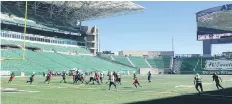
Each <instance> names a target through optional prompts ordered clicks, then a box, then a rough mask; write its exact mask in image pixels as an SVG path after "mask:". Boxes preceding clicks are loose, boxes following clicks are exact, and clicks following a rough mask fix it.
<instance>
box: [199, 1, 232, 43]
mask: <svg viewBox="0 0 232 104" xmlns="http://www.w3.org/2000/svg"><path fill="white" fill-rule="evenodd" d="M196 16H197V40H206V39H220V38H231V37H232V4H227V5H223V6H219V7H214V8H210V9H206V10H203V11H200V12H198V13H197V14H196Z"/></svg>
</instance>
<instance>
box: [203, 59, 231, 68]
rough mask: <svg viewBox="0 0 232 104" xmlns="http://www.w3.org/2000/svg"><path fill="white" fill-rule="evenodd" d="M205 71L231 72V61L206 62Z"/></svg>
mask: <svg viewBox="0 0 232 104" xmlns="http://www.w3.org/2000/svg"><path fill="white" fill-rule="evenodd" d="M205 70H232V60H206V61H205Z"/></svg>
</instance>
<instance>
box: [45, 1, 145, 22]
mask: <svg viewBox="0 0 232 104" xmlns="http://www.w3.org/2000/svg"><path fill="white" fill-rule="evenodd" d="M44 3H48V4H51V5H55V6H57V7H59V8H60V9H65V10H66V11H67V12H69V13H70V12H72V13H71V14H72V17H73V18H75V19H78V20H81V21H86V20H91V19H97V18H103V17H110V16H116V15H124V14H128V13H131V12H141V11H143V10H144V7H142V6H140V5H137V4H135V3H133V2H130V1H44Z"/></svg>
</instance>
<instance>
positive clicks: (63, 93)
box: [1, 75, 232, 104]
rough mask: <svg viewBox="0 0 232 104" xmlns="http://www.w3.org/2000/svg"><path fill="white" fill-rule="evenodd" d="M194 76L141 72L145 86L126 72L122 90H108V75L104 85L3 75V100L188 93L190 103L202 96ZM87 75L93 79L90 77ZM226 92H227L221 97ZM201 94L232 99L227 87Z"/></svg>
mask: <svg viewBox="0 0 232 104" xmlns="http://www.w3.org/2000/svg"><path fill="white" fill-rule="evenodd" d="M193 77H194V75H153V76H152V82H151V83H148V81H147V76H138V79H139V81H140V83H141V85H142V86H143V88H140V87H138V88H135V87H134V86H133V84H132V83H133V77H132V75H131V76H123V77H122V85H118V84H117V88H118V91H117V90H115V88H114V86H112V88H111V90H108V87H109V85H107V84H106V83H105V82H106V81H107V78H108V77H107V76H105V78H104V84H102V85H98V84H96V83H95V85H92V84H88V85H87V84H81V83H80V84H72V78H71V77H67V83H60V80H61V79H62V78H61V77H60V76H58V77H52V79H51V81H50V84H45V83H43V81H44V79H45V77H42V76H36V77H35V80H34V83H33V84H32V85H30V84H27V83H26V81H27V80H28V77H16V78H15V79H14V80H13V81H12V82H11V83H7V82H8V79H9V77H2V78H1V98H2V104H123V103H134V104H136V103H138V102H139V101H151V100H152V101H156V100H157V101H158V100H160V99H167V100H165V101H168V98H174V97H181V96H182V97H184V96H185V95H186V97H185V98H184V99H189V98H191V99H192V101H191V100H188V101H189V102H188V104H190V103H191V104H192V103H194V101H195V102H196V100H198V97H199V95H193V94H191V93H196V90H195V88H194V84H193ZM201 77H202V81H203V88H204V91H206V92H208V91H215V90H216V86H215V83H214V82H212V76H209V75H202V76H201ZM86 78H87V80H89V77H86ZM221 78H222V79H223V82H222V83H221V84H222V86H223V87H224V88H231V87H232V76H226V75H224V76H221ZM228 91H231V90H228ZM218 92H220V91H218ZM224 93H225V94H224ZM187 95H188V96H187ZM222 95H224V96H223V97H221V96H222ZM200 98H205V99H207V98H210V99H212V100H211V101H212V102H213V100H214V99H219V100H220V101H222V100H225V101H228V102H231V101H232V91H231V92H226V91H223V93H217V94H211V93H208V94H207V93H205V95H204V96H203V95H201V96H200ZM178 99H179V98H177V100H178ZM194 99H195V100H194ZM169 100H170V99H169ZM177 100H175V101H177ZM170 101H171V100H170ZM147 103H151V102H147ZM147 103H144V104H147ZM161 103H162V102H161ZM165 103H166V102H163V103H162V104H165ZM169 103H174V102H169ZM151 104H152V103H151ZM179 104H180V103H179Z"/></svg>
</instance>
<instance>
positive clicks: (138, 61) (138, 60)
mask: <svg viewBox="0 0 232 104" xmlns="http://www.w3.org/2000/svg"><path fill="white" fill-rule="evenodd" d="M128 58H129V59H130V60H131V62H132V63H133V64H134V65H135V66H136V67H140V68H150V67H149V65H148V64H147V63H146V62H145V60H144V58H143V57H136V56H133V57H131V56H129V57H128Z"/></svg>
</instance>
